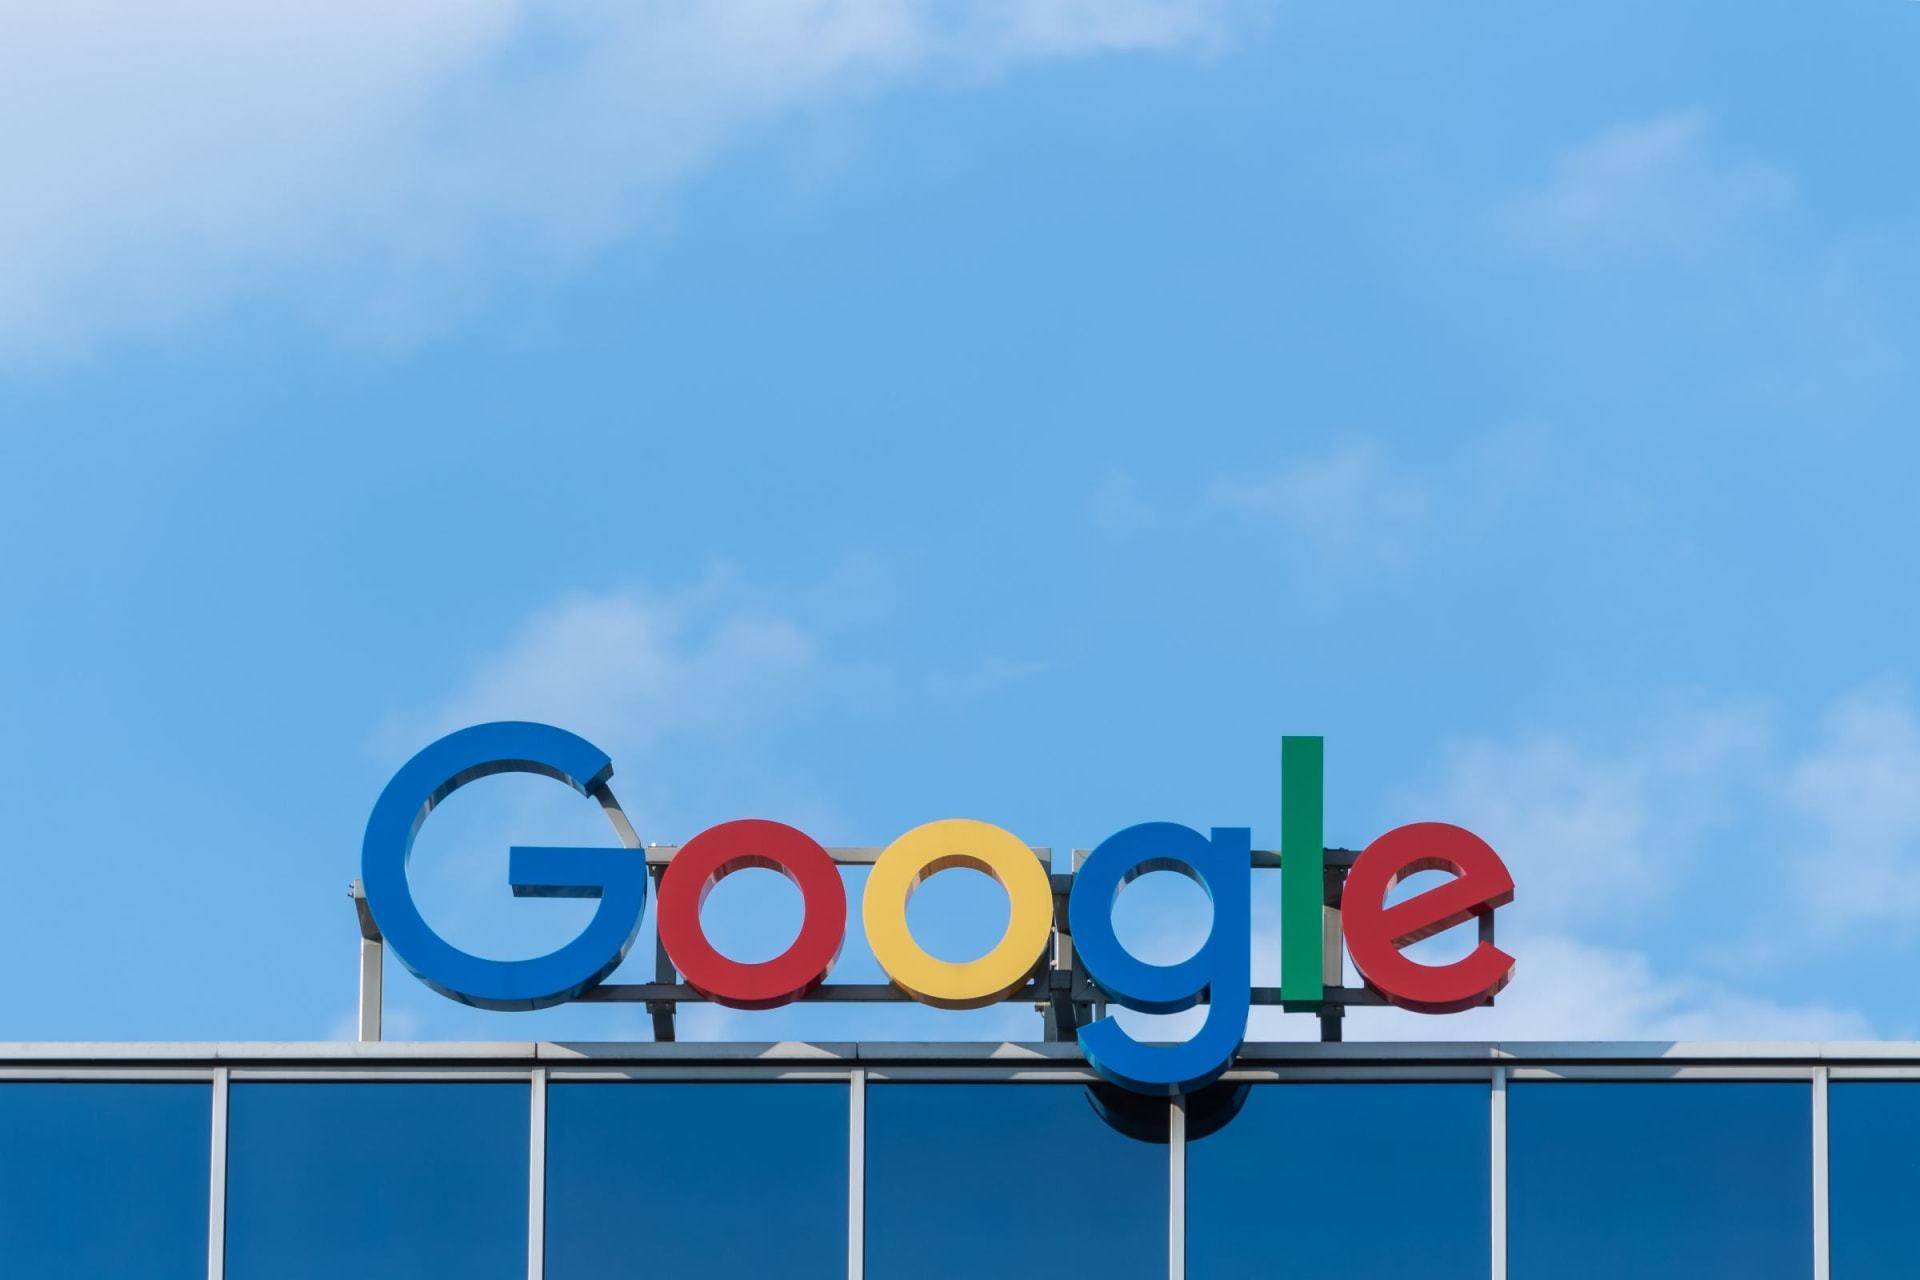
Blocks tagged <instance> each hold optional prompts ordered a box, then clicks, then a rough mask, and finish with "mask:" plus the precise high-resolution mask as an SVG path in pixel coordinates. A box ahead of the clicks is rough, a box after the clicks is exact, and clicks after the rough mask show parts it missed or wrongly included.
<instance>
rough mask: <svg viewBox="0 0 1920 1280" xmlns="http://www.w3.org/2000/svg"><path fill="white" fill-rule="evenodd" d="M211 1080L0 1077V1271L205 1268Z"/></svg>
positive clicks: (25, 1276) (25, 1274) (164, 1276)
mask: <svg viewBox="0 0 1920 1280" xmlns="http://www.w3.org/2000/svg"><path fill="white" fill-rule="evenodd" d="M212 1119H213V1090H212V1089H211V1088H210V1087H209V1086H208V1085H205V1084H41V1083H31V1084H0V1275H5V1276H8V1277H12V1278H14V1280H122V1277H126V1276H145V1277H152V1280H186V1277H189V1276H205V1275H206V1274H207V1191H208V1185H209V1169H210V1167H211V1160H210V1154H211V1149H212Z"/></svg>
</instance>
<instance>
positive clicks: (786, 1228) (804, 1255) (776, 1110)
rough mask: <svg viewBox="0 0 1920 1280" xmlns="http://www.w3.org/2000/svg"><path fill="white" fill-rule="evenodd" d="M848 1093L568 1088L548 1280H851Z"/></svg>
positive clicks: (555, 1109)
mask: <svg viewBox="0 0 1920 1280" xmlns="http://www.w3.org/2000/svg"><path fill="white" fill-rule="evenodd" d="M846 1274H847V1086H846V1085H845V1084H840V1085H827V1084H775V1083H767V1084H611V1083H608V1084H585V1083H581V1084H556V1085H553V1086H552V1087H550V1088H549V1089H548V1090H547V1280H600V1278H602V1277H615V1276H621V1277H624V1276H646V1277H649V1278H651V1280H674V1278H675V1277H688V1278H689V1280H691V1278H692V1277H696V1276H697V1277H702V1278H703V1280H734V1278H736V1277H737V1278H738V1280H763V1278H764V1277H767V1276H779V1277H780V1278H781V1280H843V1277H845V1275H846Z"/></svg>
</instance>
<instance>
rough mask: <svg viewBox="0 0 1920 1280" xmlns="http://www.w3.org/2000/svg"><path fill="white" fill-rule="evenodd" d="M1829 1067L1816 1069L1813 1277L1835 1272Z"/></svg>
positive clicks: (1819, 1279) (1822, 1279)
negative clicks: (1828, 1120) (1833, 1261)
mask: <svg viewBox="0 0 1920 1280" xmlns="http://www.w3.org/2000/svg"><path fill="white" fill-rule="evenodd" d="M1828 1132H1829V1130H1828V1125H1827V1068H1825V1067H1816V1068H1815V1069H1814V1072H1813V1280H1828V1278H1829V1277H1830V1276H1831V1275H1832V1271H1831V1267H1832V1265H1833V1263H1832V1256H1833V1255H1832V1239H1833V1236H1832V1203H1831V1201H1830V1200H1829V1199H1828V1194H1829V1192H1828V1181H1827V1169H1828V1165H1827V1160H1828V1155H1827V1134H1828Z"/></svg>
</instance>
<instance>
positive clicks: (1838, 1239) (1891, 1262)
mask: <svg viewBox="0 0 1920 1280" xmlns="http://www.w3.org/2000/svg"><path fill="white" fill-rule="evenodd" d="M1827 1097H1828V1102H1827V1107H1828V1113H1827V1115H1828V1119H1827V1135H1828V1136H1827V1143H1828V1151H1827V1159H1828V1174H1827V1178H1828V1186H1829V1187H1830V1188H1831V1196H1832V1200H1833V1244H1832V1252H1833V1274H1834V1275H1835V1276H1838V1277H1844V1278H1845V1280H1893V1278H1894V1277H1900V1280H1906V1278H1907V1277H1910V1276H1916V1275H1920V1231H1916V1230H1915V1229H1914V1225H1915V1224H1914V1199H1915V1193H1916V1191H1920V1081H1914V1082H1912V1083H1908V1082H1904V1081H1901V1082H1893V1081H1884V1080H1860V1081H1842V1082H1838V1083H1835V1084H1833V1085H1832V1086H1831V1087H1829V1089H1828V1091H1827Z"/></svg>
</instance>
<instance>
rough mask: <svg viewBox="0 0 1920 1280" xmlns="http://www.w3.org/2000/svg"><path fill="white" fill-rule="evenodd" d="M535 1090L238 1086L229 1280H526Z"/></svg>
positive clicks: (230, 1124) (231, 1113) (230, 1138)
mask: <svg viewBox="0 0 1920 1280" xmlns="http://www.w3.org/2000/svg"><path fill="white" fill-rule="evenodd" d="M528 1102H529V1093H528V1089H527V1086H526V1085H525V1084H506V1083H501V1084H439V1083H433V1084H392V1083H381V1084H364V1083H354V1084H331V1083H322V1084H304V1083H303V1084H290V1083H289V1084H282V1083H272V1084H235V1085H233V1086H232V1090H231V1093H230V1098H229V1103H228V1118H227V1203H226V1255H227V1256H226V1274H227V1277H228V1280H331V1278H333V1277H338V1276H354V1277H357V1278H359V1280H414V1278H416V1277H419V1276H433V1275H444V1276H453V1275H457V1276H461V1277H464V1278H466V1280H509V1278H510V1277H516V1276H518V1277H524V1276H525V1275H526V1270H527V1267H526V1256H527V1172H528V1169H529V1168H530V1163H529V1160H528V1151H529V1147H528V1133H527V1114H528Z"/></svg>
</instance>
